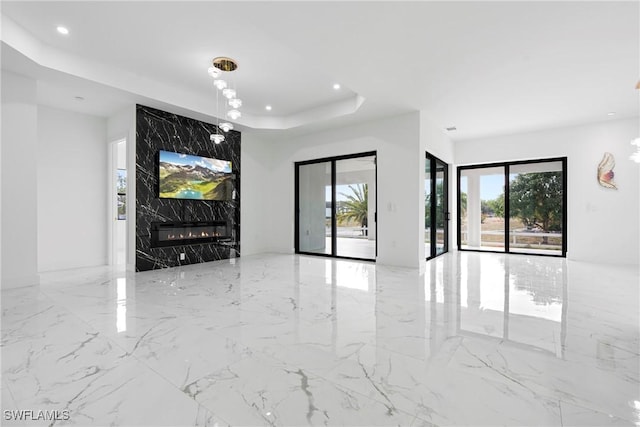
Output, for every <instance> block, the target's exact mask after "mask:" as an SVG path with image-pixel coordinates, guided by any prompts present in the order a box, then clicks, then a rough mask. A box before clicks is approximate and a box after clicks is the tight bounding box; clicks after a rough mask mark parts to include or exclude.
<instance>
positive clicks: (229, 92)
mask: <svg viewBox="0 0 640 427" xmlns="http://www.w3.org/2000/svg"><path fill="white" fill-rule="evenodd" d="M222 94H223V95H224V96H225V97H226V98H227V99H232V98H235V97H236V91H235V90H234V89H231V88H226V89H225V90H223V91H222Z"/></svg>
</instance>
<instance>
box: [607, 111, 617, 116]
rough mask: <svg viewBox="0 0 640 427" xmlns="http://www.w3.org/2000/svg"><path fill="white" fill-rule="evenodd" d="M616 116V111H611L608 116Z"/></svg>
mask: <svg viewBox="0 0 640 427" xmlns="http://www.w3.org/2000/svg"><path fill="white" fill-rule="evenodd" d="M615 115H616V112H615V111H609V112H608V113H607V116H615Z"/></svg>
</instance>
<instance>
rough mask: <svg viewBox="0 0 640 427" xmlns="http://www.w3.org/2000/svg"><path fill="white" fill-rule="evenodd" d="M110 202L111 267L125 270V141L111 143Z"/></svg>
mask: <svg viewBox="0 0 640 427" xmlns="http://www.w3.org/2000/svg"><path fill="white" fill-rule="evenodd" d="M109 182H110V184H111V185H110V187H111V191H110V193H111V200H110V202H111V203H110V204H109V215H110V218H111V256H110V258H111V265H113V266H114V267H117V268H125V266H126V262H127V257H126V256H127V215H128V211H127V210H128V209H127V208H128V206H127V141H126V139H120V140H117V141H113V142H112V143H111V167H110V168H109Z"/></svg>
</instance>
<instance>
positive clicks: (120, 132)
mask: <svg viewBox="0 0 640 427" xmlns="http://www.w3.org/2000/svg"><path fill="white" fill-rule="evenodd" d="M118 139H125V140H126V141H127V154H126V157H127V159H126V164H127V167H126V169H127V209H128V212H127V221H126V222H127V231H126V234H127V242H126V247H127V250H126V252H127V255H126V258H127V270H130V271H135V265H136V251H135V248H136V215H135V206H136V106H135V104H131V105H130V106H128V107H126V108H124V109H122V110H121V111H118V112H117V113H115V114H114V115H112V116H111V117H109V118H108V119H107V141H115V140H118ZM108 233H109V234H110V235H111V233H113V229H112V224H111V225H110V227H109V231H108Z"/></svg>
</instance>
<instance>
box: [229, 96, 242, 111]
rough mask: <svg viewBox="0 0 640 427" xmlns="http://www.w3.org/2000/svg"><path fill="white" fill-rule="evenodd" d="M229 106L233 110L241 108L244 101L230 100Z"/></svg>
mask: <svg viewBox="0 0 640 427" xmlns="http://www.w3.org/2000/svg"><path fill="white" fill-rule="evenodd" d="M229 105H230V106H231V108H236V109H237V108H240V107H242V100H241V99H238V98H233V99H230V100H229Z"/></svg>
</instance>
